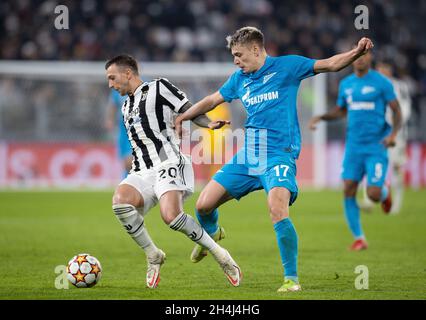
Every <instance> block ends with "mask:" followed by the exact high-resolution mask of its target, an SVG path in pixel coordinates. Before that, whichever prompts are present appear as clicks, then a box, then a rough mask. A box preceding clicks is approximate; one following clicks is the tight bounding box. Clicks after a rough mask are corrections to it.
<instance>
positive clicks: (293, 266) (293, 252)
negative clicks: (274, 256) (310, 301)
mask: <svg viewBox="0 0 426 320" xmlns="http://www.w3.org/2000/svg"><path fill="white" fill-rule="evenodd" d="M274 230H275V234H276V236H277V242H278V249H279V250H280V255H281V262H282V264H283V267H284V278H285V279H290V280H293V281H295V282H298V277H297V253H298V251H297V241H298V239H297V233H296V229H294V226H293V223H292V222H291V220H290V218H286V219H283V220H281V221H278V222H277V223H275V224H274Z"/></svg>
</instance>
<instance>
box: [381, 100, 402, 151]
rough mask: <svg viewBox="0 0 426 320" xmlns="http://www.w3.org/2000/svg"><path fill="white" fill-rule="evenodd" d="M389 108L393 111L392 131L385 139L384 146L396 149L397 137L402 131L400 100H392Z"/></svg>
mask: <svg viewBox="0 0 426 320" xmlns="http://www.w3.org/2000/svg"><path fill="white" fill-rule="evenodd" d="M388 106H389V108H391V110H392V131H391V133H390V134H389V135H388V136H387V137H385V139H384V140H383V144H384V145H385V146H386V147H394V146H395V140H396V135H397V134H398V131H399V129H401V123H402V114H401V107H400V106H399V103H398V100H396V99H395V100H392V101H390V102H389V103H388Z"/></svg>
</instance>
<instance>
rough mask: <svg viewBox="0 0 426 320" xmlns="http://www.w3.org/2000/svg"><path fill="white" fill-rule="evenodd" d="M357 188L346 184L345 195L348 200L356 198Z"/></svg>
mask: <svg viewBox="0 0 426 320" xmlns="http://www.w3.org/2000/svg"><path fill="white" fill-rule="evenodd" d="M356 191H357V186H353V185H351V184H345V186H344V189H343V193H344V194H345V197H346V198H353V197H355V196H356Z"/></svg>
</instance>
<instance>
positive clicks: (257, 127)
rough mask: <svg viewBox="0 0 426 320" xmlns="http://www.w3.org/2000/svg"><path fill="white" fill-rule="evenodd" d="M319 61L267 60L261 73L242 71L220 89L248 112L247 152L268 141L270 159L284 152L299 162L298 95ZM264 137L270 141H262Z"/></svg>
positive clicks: (228, 99) (286, 58)
mask: <svg viewBox="0 0 426 320" xmlns="http://www.w3.org/2000/svg"><path fill="white" fill-rule="evenodd" d="M315 61H316V60H313V59H309V58H305V57H302V56H297V55H288V56H281V57H270V56H267V57H266V60H265V63H264V65H263V66H262V67H261V68H260V69H259V70H257V71H256V72H253V73H244V72H243V71H242V70H238V71H236V72H235V73H234V74H232V76H231V77H230V78H229V79H228V80H227V81H226V83H225V84H224V85H223V86H222V87H221V88H220V89H219V92H220V94H221V95H222V97H223V98H224V100H225V101H226V102H231V101H232V100H234V99H240V100H241V102H242V104H243V106H244V107H245V109H246V111H247V121H246V123H245V128H246V136H245V146H246V149H250V148H249V147H248V144H249V142H248V141H251V140H253V141H255V142H254V143H255V148H256V149H257V148H258V147H259V144H260V143H261V141H265V142H266V143H267V144H266V152H267V154H268V155H274V154H276V153H282V152H283V151H284V152H291V153H292V154H293V155H294V157H295V158H297V157H298V156H299V153H300V147H301V135H300V129H299V121H298V117H297V109H296V98H297V91H298V89H299V85H300V82H301V81H302V80H303V79H305V78H307V77H311V76H313V75H314V74H315V73H314V64H315ZM265 133H266V135H265ZM260 136H262V137H265V136H266V137H265V139H264V140H262V138H260ZM252 138H253V139H252ZM256 139H257V140H256ZM263 146H264V147H265V145H263ZM261 147H262V146H261Z"/></svg>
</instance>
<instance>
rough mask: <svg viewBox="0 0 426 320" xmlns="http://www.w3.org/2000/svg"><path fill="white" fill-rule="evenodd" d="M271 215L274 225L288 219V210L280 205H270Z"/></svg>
mask: <svg viewBox="0 0 426 320" xmlns="http://www.w3.org/2000/svg"><path fill="white" fill-rule="evenodd" d="M269 215H270V217H271V220H272V222H273V223H276V222H278V221H281V220H282V219H285V218H287V217H288V208H286V207H285V206H280V205H274V204H271V205H269Z"/></svg>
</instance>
